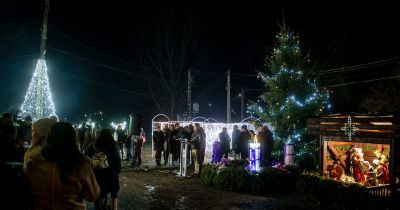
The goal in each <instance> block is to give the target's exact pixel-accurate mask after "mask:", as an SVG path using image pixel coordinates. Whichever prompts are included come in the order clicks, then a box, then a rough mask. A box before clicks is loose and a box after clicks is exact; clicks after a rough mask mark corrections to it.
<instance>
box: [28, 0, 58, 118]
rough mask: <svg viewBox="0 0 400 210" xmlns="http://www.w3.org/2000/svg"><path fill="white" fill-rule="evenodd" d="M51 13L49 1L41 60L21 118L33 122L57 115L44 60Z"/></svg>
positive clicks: (47, 2)
mask: <svg viewBox="0 0 400 210" xmlns="http://www.w3.org/2000/svg"><path fill="white" fill-rule="evenodd" d="M48 13H49V0H46V1H45V10H44V18H43V28H42V39H41V45H40V59H39V60H38V62H37V64H36V68H35V72H34V73H33V77H32V79H31V82H30V84H29V87H28V90H27V92H26V94H25V99H24V102H23V103H22V106H21V116H22V117H25V116H31V117H32V119H33V120H38V119H40V118H44V117H50V116H52V115H56V110H55V108H54V103H53V98H52V96H51V90H50V84H49V77H48V75H47V66H46V61H45V59H44V57H45V52H46V40H47V22H48Z"/></svg>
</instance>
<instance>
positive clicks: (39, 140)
mask: <svg viewBox="0 0 400 210" xmlns="http://www.w3.org/2000/svg"><path fill="white" fill-rule="evenodd" d="M54 124H55V123H54V121H53V120H51V119H49V118H43V119H39V120H37V121H35V122H34V123H33V124H32V144H31V146H30V148H29V149H28V151H26V153H25V157H24V169H26V165H27V164H28V162H29V161H30V160H31V159H32V158H33V157H34V156H36V155H38V154H40V152H41V151H42V149H43V147H44V146H45V145H46V143H47V137H48V135H49V133H50V129H51V127H52V126H53V125H54Z"/></svg>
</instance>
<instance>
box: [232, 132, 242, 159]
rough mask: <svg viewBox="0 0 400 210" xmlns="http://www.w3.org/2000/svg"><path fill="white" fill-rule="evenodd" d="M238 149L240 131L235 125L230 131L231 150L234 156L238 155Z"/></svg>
mask: <svg viewBox="0 0 400 210" xmlns="http://www.w3.org/2000/svg"><path fill="white" fill-rule="evenodd" d="M239 147H240V130H239V128H238V126H237V125H234V126H233V131H232V150H233V151H234V152H235V154H240V151H239Z"/></svg>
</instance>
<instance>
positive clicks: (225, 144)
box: [219, 127, 231, 159]
mask: <svg viewBox="0 0 400 210" xmlns="http://www.w3.org/2000/svg"><path fill="white" fill-rule="evenodd" d="M219 141H221V144H222V154H223V157H224V158H225V159H227V158H228V154H229V151H230V144H231V137H230V136H229V134H228V130H227V129H226V128H225V127H224V128H222V132H221V133H219Z"/></svg>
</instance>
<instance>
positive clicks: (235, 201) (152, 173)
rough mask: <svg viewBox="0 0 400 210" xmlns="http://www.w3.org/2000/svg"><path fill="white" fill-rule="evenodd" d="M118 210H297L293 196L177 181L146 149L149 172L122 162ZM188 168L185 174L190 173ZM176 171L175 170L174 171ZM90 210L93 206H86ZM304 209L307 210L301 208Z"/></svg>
mask: <svg viewBox="0 0 400 210" xmlns="http://www.w3.org/2000/svg"><path fill="white" fill-rule="evenodd" d="M123 166H124V167H123V171H122V172H121V174H120V187H121V189H120V192H119V205H118V206H119V208H118V209H119V210H130V209H140V210H142V209H207V210H211V209H271V210H272V209H273V210H281V209H301V208H299V207H298V206H297V205H296V204H295V203H296V200H295V198H294V196H293V195H287V194H285V195H273V196H271V195H270V196H254V195H249V194H242V193H233V192H227V191H222V190H217V189H215V188H212V187H209V186H205V185H203V184H202V183H201V181H200V178H198V177H196V178H184V179H182V178H179V177H177V176H176V175H175V173H172V170H167V168H160V169H158V168H156V167H155V163H154V158H152V157H151V152H150V150H149V149H148V148H146V149H145V150H144V154H143V164H142V166H147V167H149V168H151V170H149V171H147V172H145V171H143V170H133V169H132V168H130V167H129V164H128V163H127V162H125V161H124V162H123ZM192 170H193V169H192V168H189V174H190V173H191V172H192ZM176 172H177V171H176ZM88 209H89V210H94V208H93V205H92V204H89V205H88ZM304 209H307V208H304Z"/></svg>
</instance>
